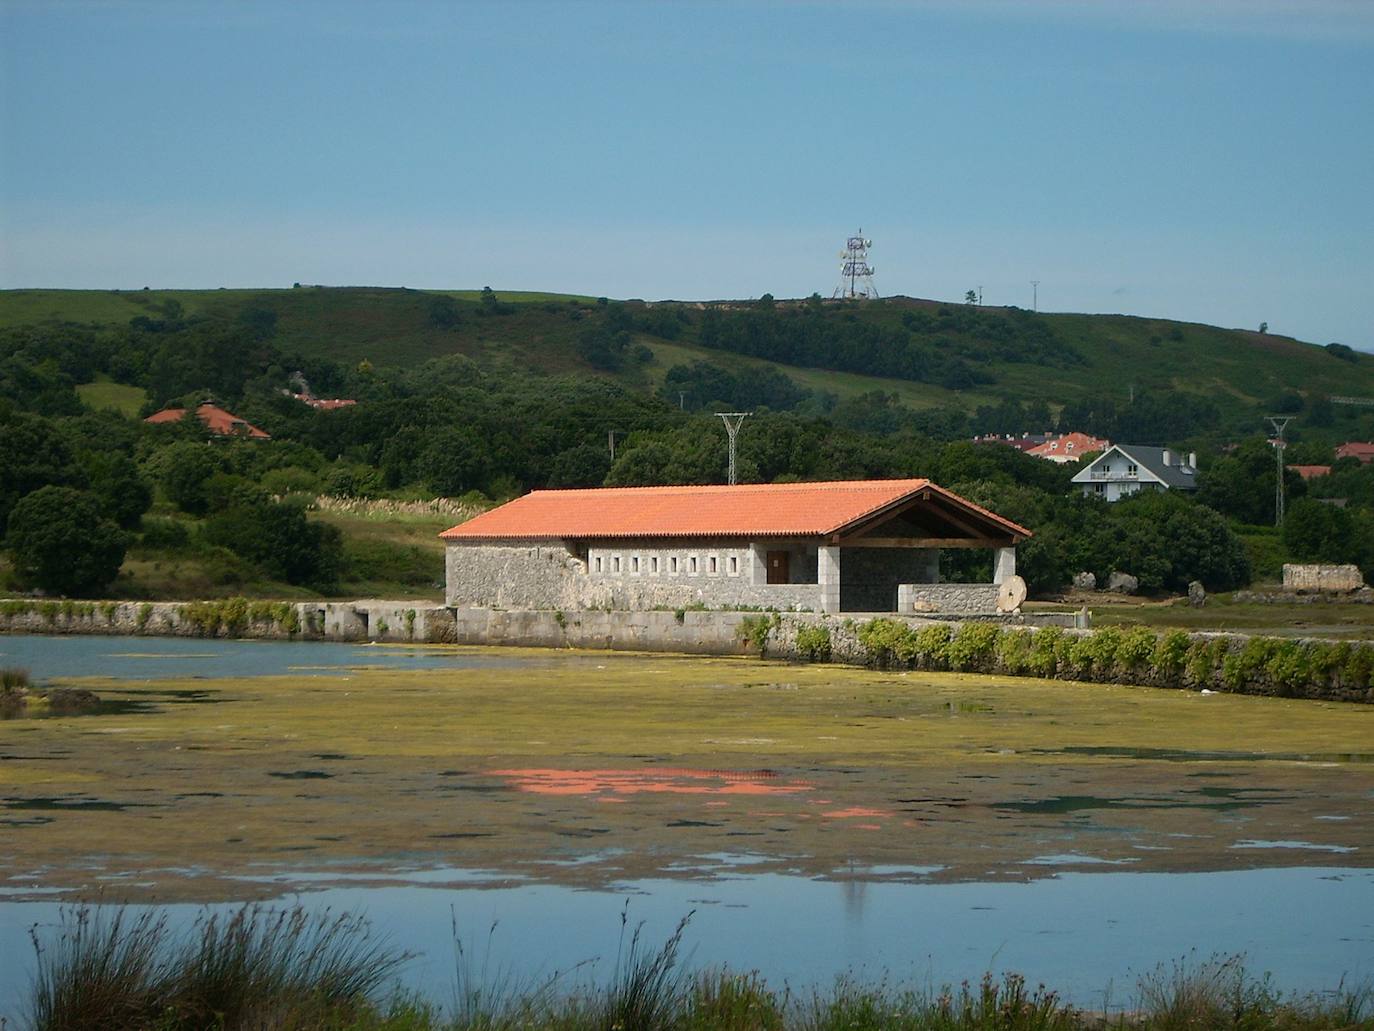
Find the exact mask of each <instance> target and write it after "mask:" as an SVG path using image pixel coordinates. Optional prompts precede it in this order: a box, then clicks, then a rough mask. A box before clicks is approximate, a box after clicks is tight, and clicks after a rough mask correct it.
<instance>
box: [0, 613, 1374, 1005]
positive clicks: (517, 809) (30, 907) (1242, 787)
mask: <svg viewBox="0 0 1374 1031" xmlns="http://www.w3.org/2000/svg"><path fill="white" fill-rule="evenodd" d="M0 665H21V666H26V667H28V668H30V669H31V670H32V671H33V673H34V674H35V677H36V678H37V679H40V680H46V679H59V680H60V679H62V678H102V677H103V678H106V679H104V680H100V679H87V680H84V681H83V683H84V684H85V685H86V686H89V687H91V688H92V689H93V690H95V691H96V692H97V693H98V694H100V695H101V696H102V698H103V699H105V700H106V706H105V707H104V708H102V709H101V710H98V711H97V712H96V713H94V714H92V715H87V716H77V717H62V718H58V717H54V718H50V719H43V720H10V721H6V722H3V723H0V957H5V958H6V959H8V958H9V957H11V956H15V957H18V958H19V959H21V960H23V961H24V962H25V963H28V962H31V960H32V950H31V948H30V946H29V944H28V940H27V929H28V927H29V926H31V925H33V924H35V923H37V924H40V925H46V924H51V923H52V922H53V921H54V920H55V919H56V907H57V905H58V902H57V901H56V900H58V899H62V900H66V899H71V900H80V899H104V900H125V899H128V900H133V901H136V902H140V903H142V902H162V903H172V904H173V905H174V908H175V912H176V913H177V914H179V916H178V918H179V919H183V920H189V919H192V918H193V915H194V913H195V912H197V911H198V910H197V907H196V906H194V905H187V903H189V902H195V903H210V904H225V903H227V902H228V901H229V900H241V899H283V898H289V899H291V898H300V899H301V900H302V901H303V902H304V903H305V904H307V905H309V906H311V907H317V906H326V905H327V906H332V907H334V908H335V909H339V908H347V909H354V910H365V911H366V912H367V913H368V914H370V915H371V917H372V918H373V919H374V921H375V923H376V926H377V927H378V928H379V929H380V930H382V931H383V932H385V933H386V934H388V935H389V936H390V937H392V938H393V939H394V940H396V941H397V943H398V944H400V945H402V946H403V947H407V948H412V949H415V950H416V951H418V952H420V953H421V954H422V955H421V958H420V959H419V960H417V962H416V963H415V964H413V965H412V968H411V973H410V975H409V976H410V977H411V979H412V981H413V982H414V983H417V984H425V985H426V986H427V987H430V988H437V989H438V990H439V992H440V994H441V995H446V994H447V992H448V985H449V981H450V976H451V967H452V957H453V948H452V929H451V926H450V922H451V919H453V920H456V921H457V923H458V926H459V928H460V931H461V932H462V933H463V934H464V936H465V938H466V939H467V940H468V941H469V943H470V944H471V943H474V942H475V943H478V944H479V945H480V946H481V947H482V948H485V944H484V943H485V942H486V940H487V930H488V928H489V926H490V925H491V923H492V922H493V921H497V922H499V929H498V933H497V935H496V937H495V939H494V941H493V945H492V948H493V955H492V959H493V960H494V961H496V962H497V963H498V964H500V963H506V962H508V963H509V964H511V966H512V969H513V972H514V973H516V974H517V975H521V976H524V975H529V976H534V975H537V974H539V973H540V972H544V973H549V972H552V971H553V970H554V969H567V968H569V967H571V966H573V965H575V964H577V963H579V962H582V961H585V960H588V959H591V958H593V957H595V956H602V957H606V956H613V955H614V950H615V944H616V935H617V933H618V931H619V925H620V922H619V914H620V907H621V904H622V902H623V899H624V898H626V897H629V898H631V900H632V901H631V910H630V913H631V920H632V921H634V920H638V919H644V920H646V921H648V925H647V927H646V934H647V935H648V936H649V940H651V941H654V940H658V941H661V940H662V939H663V938H664V937H666V936H667V935H668V934H669V933H670V932H671V930H672V928H673V926H674V925H675V924H676V922H677V920H678V919H680V918H681V917H682V916H683V915H685V914H686V913H687V912H689V911H691V910H695V911H696V913H695V916H694V917H693V919H692V922H691V924H690V926H689V930H688V934H687V936H686V941H687V943H688V944H689V945H691V946H694V947H695V960H696V962H697V964H699V965H711V964H719V963H728V964H730V965H732V966H734V967H739V968H745V969H758V970H760V971H761V972H762V973H764V974H765V975H767V976H768V977H769V978H770V979H773V980H776V981H781V980H782V979H789V980H790V981H791V982H792V983H793V984H794V985H806V984H811V983H816V982H828V981H829V979H830V978H831V977H833V976H834V975H835V974H837V973H839V972H841V971H843V970H845V969H847V968H856V969H859V970H860V971H861V973H863V974H865V975H867V976H873V977H876V976H879V975H880V974H881V973H883V972H884V971H887V972H890V973H891V974H892V975H893V976H895V977H898V978H905V979H910V978H914V979H915V981H916V982H917V985H918V986H925V985H927V984H932V985H938V984H940V983H941V982H944V981H947V980H955V981H958V980H962V979H964V978H970V979H975V978H977V977H978V976H979V975H980V974H981V973H982V972H983V971H984V970H987V969H993V970H1016V971H1019V972H1022V973H1024V974H1026V975H1027V976H1028V977H1029V978H1030V979H1031V980H1032V982H1035V981H1040V980H1043V981H1044V982H1045V983H1046V984H1047V985H1049V986H1050V987H1053V988H1057V989H1061V990H1063V991H1066V992H1068V993H1069V994H1070V996H1071V997H1072V998H1073V999H1074V1000H1075V1001H1077V1002H1079V1003H1082V1004H1084V1005H1102V1004H1103V1001H1104V1000H1103V994H1102V993H1103V992H1104V990H1105V989H1106V988H1107V986H1108V984H1109V983H1114V984H1115V986H1116V988H1115V992H1114V993H1113V995H1112V997H1111V998H1110V999H1109V1000H1107V1001H1109V1002H1112V1003H1115V1004H1117V1005H1129V1003H1130V991H1131V988H1132V986H1133V984H1134V979H1135V976H1137V975H1138V974H1140V973H1143V972H1146V971H1148V970H1150V969H1152V968H1153V967H1154V966H1155V965H1156V964H1158V963H1160V962H1168V961H1170V960H1172V959H1175V958H1178V957H1180V956H1183V955H1184V954H1185V953H1187V952H1188V951H1189V950H1191V949H1196V950H1197V951H1198V953H1199V955H1200V957H1202V958H1205V957H1206V956H1208V955H1210V954H1212V953H1213V952H1227V953H1232V952H1244V953H1246V954H1247V955H1248V956H1249V959H1250V965H1251V967H1252V968H1253V969H1255V970H1256V971H1260V972H1262V971H1263V970H1272V971H1273V973H1274V974H1275V976H1276V978H1277V980H1278V983H1279V984H1280V985H1282V986H1285V987H1289V988H1294V989H1304V990H1308V989H1321V988H1329V987H1332V986H1334V985H1335V984H1336V983H1337V982H1338V981H1339V980H1340V978H1341V977H1342V975H1352V976H1355V977H1367V978H1371V979H1374V870H1371V869H1370V868H1369V867H1370V864H1371V860H1372V859H1374V764H1371V763H1370V762H1369V755H1370V742H1371V741H1374V709H1371V708H1370V707H1358V706H1349V705H1344V706H1343V705H1339V704H1330V703H1312V702H1301V701H1294V700H1282V699H1265V698H1246V697H1236V696H1210V697H1200V696H1196V695H1188V694H1185V693H1182V692H1169V691H1156V690H1151V689H1144V688H1117V687H1112V686H1107V685H1075V684H1062V683H1051V682H1039V681H1033V680H1021V681H1005V680H998V679H996V678H988V677H973V676H955V675H921V674H911V675H909V676H908V675H905V674H891V673H879V672H873V671H865V670H854V669H841V668H827V667H806V666H785V665H781V664H775V663H765V662H757V661H752V660H739V659H719V660H712V659H692V658H679V657H672V656H633V655H607V654H604V653H568V652H553V651H519V650H505V651H500V650H483V649H471V648H442V647H425V646H418V647H414V648H393V647H369V646H356V645H344V644H325V643H280V642H246V641H243V642H240V641H218V640H216V641H204V640H198V639H191V640H187V639H160V638H126V639H121V638H96V637H90V638H82V637H0ZM1261 760H1263V761H1261ZM26 969H28V968H27V967H22V966H13V965H11V964H6V963H0V999H4V998H6V997H9V996H11V993H12V991H13V990H15V989H16V988H17V987H18V986H19V985H21V984H22V983H23V977H24V976H25V975H24V971H25V970H26ZM602 969H603V971H604V964H603V967H602ZM3 1012H4V1011H3V1010H0V1014H2V1013H3ZM11 1015H12V1011H11Z"/></svg>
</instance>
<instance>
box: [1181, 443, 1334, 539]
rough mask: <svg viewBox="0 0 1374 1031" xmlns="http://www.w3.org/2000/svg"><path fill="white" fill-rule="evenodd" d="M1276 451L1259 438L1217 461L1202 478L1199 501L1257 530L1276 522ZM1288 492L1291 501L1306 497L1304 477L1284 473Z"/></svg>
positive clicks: (1290, 471) (1203, 473)
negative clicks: (1258, 527) (1256, 527)
mask: <svg viewBox="0 0 1374 1031" xmlns="http://www.w3.org/2000/svg"><path fill="white" fill-rule="evenodd" d="M1276 461H1277V460H1276V459H1275V457H1274V448H1273V446H1272V445H1271V444H1270V443H1269V442H1268V441H1266V440H1263V439H1261V438H1256V439H1253V440H1247V441H1244V442H1243V443H1241V444H1240V445H1239V446H1238V447H1237V448H1236V449H1235V451H1233V452H1232V453H1231V454H1229V455H1224V456H1222V457H1221V458H1218V459H1215V460H1214V461H1213V462H1212V464H1211V465H1209V466H1208V467H1207V468H1206V469H1205V470H1204V471H1203V472H1201V473H1200V474H1199V475H1198V492H1197V499H1198V501H1200V502H1202V504H1204V505H1206V506H1207V507H1208V508H1214V509H1216V510H1217V511H1218V512H1221V513H1222V514H1223V515H1228V516H1230V517H1231V518H1232V519H1238V520H1239V521H1240V522H1242V523H1249V524H1251V525H1254V526H1266V525H1272V524H1273V522H1274V478H1275V476H1276V475H1277V473H1276V468H1275V466H1276ZM1283 482H1284V490H1285V491H1286V493H1287V496H1288V497H1289V498H1290V499H1293V498H1299V497H1302V496H1303V495H1305V494H1306V493H1307V486H1306V484H1305V483H1303V480H1302V477H1300V476H1299V475H1298V474H1297V473H1295V472H1293V471H1292V470H1291V469H1290V470H1285V472H1284V479H1283Z"/></svg>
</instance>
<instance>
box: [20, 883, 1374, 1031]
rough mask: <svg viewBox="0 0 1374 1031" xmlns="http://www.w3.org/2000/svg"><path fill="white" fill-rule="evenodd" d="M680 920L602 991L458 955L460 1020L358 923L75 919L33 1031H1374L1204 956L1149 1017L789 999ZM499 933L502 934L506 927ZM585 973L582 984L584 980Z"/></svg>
mask: <svg viewBox="0 0 1374 1031" xmlns="http://www.w3.org/2000/svg"><path fill="white" fill-rule="evenodd" d="M689 919H690V914H689V915H688V917H686V918H684V919H683V920H682V921H681V922H679V924H678V925H677V928H676V929H675V930H674V931H673V933H672V934H671V935H669V936H668V938H667V940H666V941H665V942H664V943H663V944H662V945H659V946H656V947H655V946H650V945H648V944H647V943H646V942H645V940H644V938H643V924H639V925H637V926H635V927H634V928H633V930H631V929H630V926H629V916H628V910H624V911H622V913H621V935H620V944H619V946H618V948H617V952H616V958H615V962H614V966H613V967H612V969H611V971H610V973H609V976H608V977H607V979H606V980H605V981H604V982H600V983H598V982H597V981H595V980H592V979H588V980H584V981H582V982H580V983H577V984H572V983H569V984H568V985H567V986H566V988H565V985H564V983H563V981H564V977H563V975H558V974H554V975H552V976H551V977H548V978H545V979H543V980H540V981H537V982H534V983H533V984H529V985H527V984H523V983H522V982H520V981H519V980H518V979H516V978H514V977H513V976H512V975H511V974H510V972H509V969H508V968H505V969H501V968H498V969H495V970H493V969H492V966H491V938H490V935H489V937H488V941H487V949H486V954H485V955H484V956H483V957H482V959H481V962H480V964H479V963H478V962H477V957H475V956H474V955H472V954H470V953H469V952H467V950H466V948H465V947H464V946H463V945H462V943H461V939H458V938H457V936H456V935H455V940H457V941H458V942H459V944H458V952H457V955H458V963H457V980H456V984H455V995H454V1003H453V1006H452V1009H451V1010H450V1011H448V1012H445V1011H443V1010H441V1009H440V1008H438V1007H436V1006H435V1005H433V1004H432V1003H429V1002H427V1001H425V1000H424V999H423V998H421V997H417V996H405V995H401V994H395V993H393V994H392V995H391V996H389V997H383V995H382V992H383V989H384V988H385V987H386V986H387V983H388V982H389V981H390V979H391V978H392V977H393V976H394V975H395V974H396V973H397V972H398V969H399V967H400V964H401V963H402V962H403V961H404V960H405V959H406V958H407V957H406V956H405V955H404V954H402V953H399V952H396V951H395V950H393V949H390V948H388V947H387V946H386V945H385V944H384V943H382V942H380V941H379V940H378V939H376V938H375V937H373V936H372V935H371V933H370V932H369V931H368V929H367V927H366V925H365V924H364V923H363V921H361V920H360V919H358V918H356V917H352V916H347V915H342V916H331V915H330V914H329V913H327V912H326V913H323V914H320V915H315V916H311V915H308V914H307V913H306V912H304V911H303V910H302V909H300V908H294V909H286V910H272V909H264V908H261V907H257V906H246V907H243V908H241V909H238V910H236V911H233V912H231V913H227V914H207V915H205V916H203V917H202V918H201V919H200V920H199V921H197V923H196V925H195V927H194V928H193V929H192V931H191V932H190V933H189V934H186V935H183V936H181V937H179V938H178V937H176V936H174V935H172V934H171V933H170V932H169V930H168V927H167V920H166V917H165V916H163V915H159V914H158V913H157V912H155V911H144V912H141V913H135V912H134V911H132V910H122V909H117V908H116V909H113V910H110V911H105V910H100V911H97V910H94V909H92V908H91V907H76V908H74V909H70V910H66V911H64V921H65V923H64V925H63V927H62V929H61V932H60V934H59V935H58V937H57V938H56V940H55V941H53V942H51V943H47V942H44V941H43V940H42V939H41V938H40V936H39V935H38V934H36V933H35V935H34V944H35V946H36V947H37V949H38V957H39V964H38V971H37V974H36V976H35V980H34V983H33V992H32V1006H31V1019H32V1027H33V1028H34V1029H35V1031H78V1029H80V1031H85V1029H100V1031H123V1029H130V1031H133V1029H140V1031H145V1029H146V1031H190V1029H193V1028H195V1029H200V1028H214V1029H218V1031H258V1029H262V1031H267V1029H287V1031H291V1029H295V1031H305V1029H318V1031H324V1029H339V1031H545V1029H547V1031H786V1029H794V1028H795V1029H797V1031H890V1029H896V1031H1183V1029H1199V1031H1209V1029H1216V1031H1222V1029H1229V1031H1260V1029H1270V1028H1277V1029H1283V1031H1336V1029H1358V1031H1374V994H1372V993H1371V990H1370V988H1369V987H1368V986H1366V987H1364V988H1362V989H1357V990H1347V989H1345V988H1344V987H1343V986H1342V987H1341V988H1340V989H1338V990H1337V991H1336V992H1334V993H1332V994H1331V995H1329V996H1316V995H1310V996H1285V995H1283V994H1282V993H1280V992H1279V991H1277V990H1276V989H1275V988H1274V987H1273V985H1272V983H1271V981H1270V979H1269V978H1268V976H1267V975H1265V976H1262V977H1255V976H1253V975H1251V974H1249V973H1248V972H1247V971H1246V969H1245V967H1244V964H1243V962H1242V960H1241V958H1240V957H1235V956H1217V957H1212V958H1210V959H1207V960H1202V961H1199V960H1198V959H1197V958H1196V957H1193V956H1190V957H1187V958H1185V959H1183V960H1179V961H1177V962H1175V963H1173V964H1171V965H1168V966H1160V967H1159V968H1157V969H1156V970H1155V971H1153V972H1152V973H1150V974H1147V975H1146V976H1144V977H1142V978H1141V979H1140V981H1139V984H1138V987H1137V996H1136V1009H1135V1010H1134V1011H1132V1012H1129V1013H1123V1014H1110V1013H1109V1014H1102V1013H1084V1012H1082V1011H1079V1010H1077V1009H1075V1008H1074V1007H1072V1006H1070V1005H1068V1004H1066V1003H1065V1002H1063V1001H1062V1000H1061V999H1060V998H1059V996H1058V995H1057V994H1056V993H1055V992H1053V991H1050V990H1048V989H1046V988H1045V987H1044V986H1043V985H1041V986H1038V987H1036V988H1034V989H1032V988H1030V987H1029V985H1028V983H1027V982H1026V980H1025V978H1023V977H1021V976H1020V975H1018V974H1005V975H1003V976H1002V977H1001V978H1000V979H998V978H995V977H994V976H993V975H991V974H987V975H985V976H984V977H983V978H982V980H981V981H980V982H978V983H977V984H970V983H969V982H964V983H963V984H962V985H960V986H959V987H957V988H953V987H946V988H945V989H943V990H942V991H940V992H938V993H936V992H933V991H930V990H926V991H919V990H915V989H913V988H910V987H907V986H904V985H901V984H891V983H889V982H888V981H887V980H882V981H879V982H877V983H865V982H861V981H858V980H855V979H853V978H850V977H841V978H838V979H837V980H836V982H835V983H834V985H833V986H832V987H831V988H830V989H828V990H816V991H813V992H811V993H809V994H802V995H797V996H793V995H792V993H791V992H790V990H789V989H788V988H787V987H786V986H784V987H783V988H782V989H781V990H777V989H774V988H771V987H769V986H768V985H767V984H766V983H765V982H764V981H763V980H762V978H760V977H759V975H758V974H756V973H750V974H738V973H733V972H730V971H727V970H713V971H709V972H705V973H700V974H696V975H693V974H691V973H689V972H688V971H687V970H686V969H685V967H684V965H683V962H682V942H683V935H684V932H685V930H686V928H687V925H688V920H689ZM492 931H493V933H494V931H495V926H494V925H493V928H492ZM576 969H578V968H574V970H576Z"/></svg>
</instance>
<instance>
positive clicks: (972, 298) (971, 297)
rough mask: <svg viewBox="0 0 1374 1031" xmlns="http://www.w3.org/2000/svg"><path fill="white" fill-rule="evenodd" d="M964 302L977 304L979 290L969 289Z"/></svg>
mask: <svg viewBox="0 0 1374 1031" xmlns="http://www.w3.org/2000/svg"><path fill="white" fill-rule="evenodd" d="M964 303H965V304H977V303H978V291H977V290H970V291H968V293H966V294H964Z"/></svg>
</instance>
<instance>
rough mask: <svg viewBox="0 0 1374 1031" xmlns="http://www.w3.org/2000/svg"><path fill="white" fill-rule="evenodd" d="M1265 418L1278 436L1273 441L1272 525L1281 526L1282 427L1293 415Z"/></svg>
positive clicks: (1282, 499) (1283, 447)
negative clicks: (1274, 472) (1274, 467)
mask: <svg viewBox="0 0 1374 1031" xmlns="http://www.w3.org/2000/svg"><path fill="white" fill-rule="evenodd" d="M1265 418H1266V419H1268V420H1269V425H1271V426H1273V427H1274V433H1275V434H1276V435H1277V436H1278V438H1279V439H1278V440H1276V441H1274V458H1275V461H1276V462H1277V463H1278V479H1277V480H1276V481H1275V483H1274V525H1275V526H1282V525H1283V515H1284V512H1283V509H1284V504H1283V502H1284V498H1283V452H1284V449H1285V448H1286V447H1288V445H1287V444H1286V443H1284V440H1283V431H1284V428H1285V427H1286V426H1287V425H1288V424H1289V423H1290V422H1291V421H1292V420H1293V417H1292V416H1291V415H1266V416H1265Z"/></svg>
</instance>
